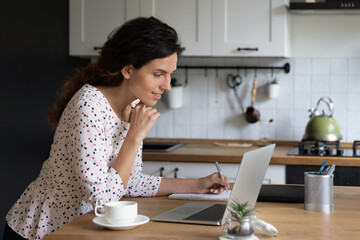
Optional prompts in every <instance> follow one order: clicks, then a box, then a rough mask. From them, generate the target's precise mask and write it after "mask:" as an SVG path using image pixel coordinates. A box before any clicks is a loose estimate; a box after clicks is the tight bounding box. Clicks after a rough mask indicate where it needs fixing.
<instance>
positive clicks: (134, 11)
mask: <svg viewBox="0 0 360 240" xmlns="http://www.w3.org/2000/svg"><path fill="white" fill-rule="evenodd" d="M138 16H139V10H138V1H133V0H104V1H98V0H70V1H69V38H70V39H69V54H70V55H71V56H96V55H98V54H99V50H100V48H101V46H102V45H103V44H104V42H105V41H106V39H107V37H108V35H109V34H110V33H111V31H112V30H114V29H115V28H117V27H119V26H120V25H122V24H123V23H124V22H126V21H127V20H129V19H131V18H134V17H138Z"/></svg>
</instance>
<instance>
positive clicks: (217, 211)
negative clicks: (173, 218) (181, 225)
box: [184, 204, 226, 221]
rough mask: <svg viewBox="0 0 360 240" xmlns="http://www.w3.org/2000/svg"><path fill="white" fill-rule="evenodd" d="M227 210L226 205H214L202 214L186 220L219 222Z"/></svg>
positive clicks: (201, 212)
mask: <svg viewBox="0 0 360 240" xmlns="http://www.w3.org/2000/svg"><path fill="white" fill-rule="evenodd" d="M225 209H226V205H225V204H214V205H211V206H210V207H208V208H205V209H204V210H201V211H200V212H197V213H195V214H193V215H191V216H189V217H186V218H184V220H194V221H219V220H221V219H222V217H223V216H224V212H225Z"/></svg>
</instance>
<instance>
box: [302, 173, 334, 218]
mask: <svg viewBox="0 0 360 240" xmlns="http://www.w3.org/2000/svg"><path fill="white" fill-rule="evenodd" d="M304 178H305V181H304V182H305V184H304V188H305V189H304V191H305V196H304V199H305V202H304V203H305V204H304V205H305V206H304V207H305V210H308V211H315V212H325V213H330V212H332V211H334V204H333V180H334V175H333V174H330V175H322V174H319V173H318V172H305V173H304Z"/></svg>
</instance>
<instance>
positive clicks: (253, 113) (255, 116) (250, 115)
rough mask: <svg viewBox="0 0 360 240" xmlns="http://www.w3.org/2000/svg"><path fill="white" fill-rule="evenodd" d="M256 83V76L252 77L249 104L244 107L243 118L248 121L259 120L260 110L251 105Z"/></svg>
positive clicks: (254, 121) (253, 99)
mask: <svg viewBox="0 0 360 240" xmlns="http://www.w3.org/2000/svg"><path fill="white" fill-rule="evenodd" d="M256 85H257V80H256V77H254V80H253V86H252V91H251V105H250V106H249V107H248V108H247V109H246V112H245V119H246V121H247V122H248V123H256V122H257V121H259V120H260V112H259V111H258V110H256V109H255V108H254V107H253V105H254V101H255V96H256Z"/></svg>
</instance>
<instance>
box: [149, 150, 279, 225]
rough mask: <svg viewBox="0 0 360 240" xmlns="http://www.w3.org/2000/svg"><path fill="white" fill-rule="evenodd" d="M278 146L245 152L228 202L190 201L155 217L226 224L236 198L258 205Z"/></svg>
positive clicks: (209, 223)
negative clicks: (257, 201) (231, 205)
mask: <svg viewBox="0 0 360 240" xmlns="http://www.w3.org/2000/svg"><path fill="white" fill-rule="evenodd" d="M274 149H275V144H271V145H268V146H266V147H262V148H259V149H256V150H253V151H249V152H246V153H245V154H244V156H243V158H242V161H241V164H240V167H239V170H238V173H237V175H236V179H235V183H234V186H233V189H232V191H231V195H230V198H229V201H228V203H227V204H215V203H207V202H189V203H186V204H184V205H181V206H179V207H177V208H174V209H172V210H170V211H167V212H165V213H163V214H160V215H158V216H155V217H153V218H151V220H153V221H161V222H176V223H193V224H205V225H223V224H224V223H225V219H226V218H227V217H228V216H230V214H231V213H230V211H229V210H228V207H229V206H230V204H231V203H232V202H233V201H237V202H240V203H243V202H248V204H249V207H255V204H256V200H257V198H258V195H259V192H260V188H261V185H262V182H263V181H264V177H265V173H266V170H267V168H268V166H269V163H270V159H271V156H272V153H273V152H274ZM224 174H225V175H226V173H224Z"/></svg>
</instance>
